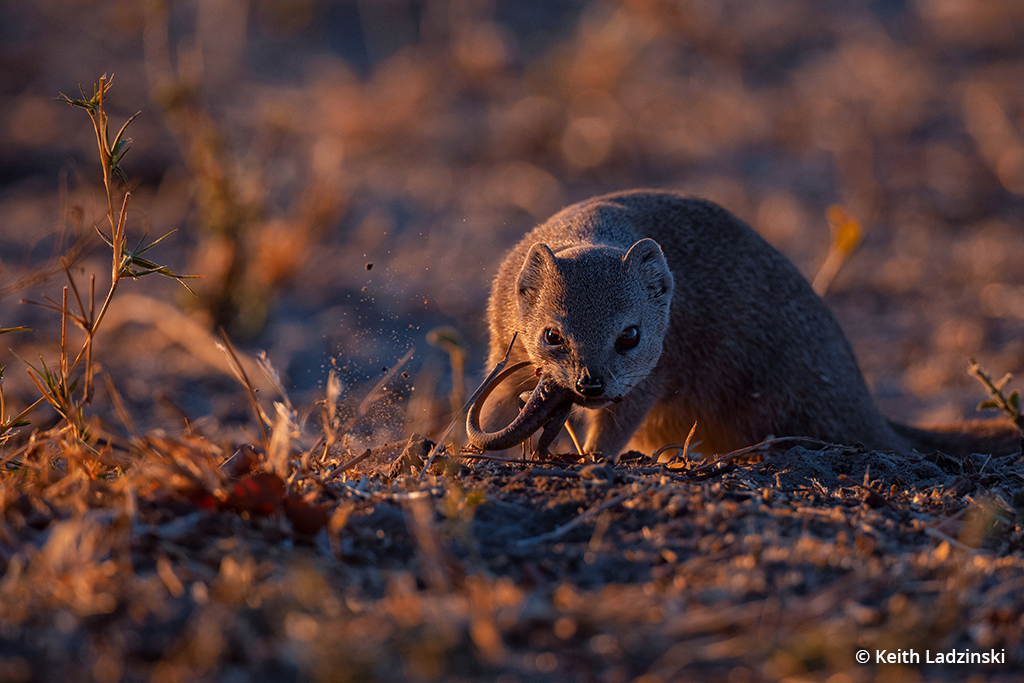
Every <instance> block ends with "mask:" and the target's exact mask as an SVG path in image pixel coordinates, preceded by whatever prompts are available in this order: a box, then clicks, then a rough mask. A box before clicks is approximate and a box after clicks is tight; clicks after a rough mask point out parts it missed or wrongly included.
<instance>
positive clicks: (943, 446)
mask: <svg viewBox="0 0 1024 683" xmlns="http://www.w3.org/2000/svg"><path fill="white" fill-rule="evenodd" d="M488 316H489V321H490V357H489V360H488V362H489V364H490V365H491V366H492V367H493V366H494V364H496V363H497V362H498V361H500V360H501V359H502V357H503V356H504V355H505V352H506V350H507V348H508V344H509V341H510V340H511V339H512V337H513V334H517V337H516V341H515V344H514V345H513V347H512V350H511V354H510V361H511V362H512V363H516V362H522V361H526V362H527V364H526V365H525V366H524V367H523V368H521V369H520V370H519V371H518V372H517V373H516V374H515V375H514V376H513V377H512V378H511V379H510V380H509V381H506V382H504V383H502V384H501V385H499V386H498V387H496V389H495V390H494V394H493V396H492V397H491V398H490V399H489V400H488V402H487V403H486V404H485V405H484V407H483V428H484V429H485V430H486V431H490V432H493V431H494V430H497V429H501V428H502V427H504V426H505V425H508V424H509V423H510V422H512V421H513V419H517V415H518V407H517V398H518V397H519V395H520V393H521V392H523V391H524V390H531V389H532V388H533V387H534V386H535V385H536V384H537V382H538V377H542V378H544V379H543V381H544V382H548V383H550V385H551V386H552V387H554V388H555V389H557V390H559V391H561V392H563V395H564V396H569V397H571V399H572V402H573V403H575V404H576V405H577V406H581V408H580V407H578V408H576V410H577V412H578V413H582V414H584V416H585V417H586V420H587V422H588V428H587V432H586V441H585V443H584V450H585V451H587V452H600V453H603V454H604V455H606V456H611V457H614V456H616V455H618V454H619V453H621V452H623V451H624V450H626V449H635V450H639V451H642V452H646V453H650V452H651V451H653V450H654V449H657V448H659V447H661V446H663V445H665V444H669V443H678V442H681V441H683V440H684V439H685V438H686V436H687V434H688V433H689V431H690V428H691V427H692V425H693V424H694V422H696V424H697V428H696V434H695V438H696V439H697V440H699V441H700V442H701V444H702V445H701V446H700V451H701V452H702V453H705V454H707V453H725V452H728V451H731V450H733V449H736V448H740V447H743V446H746V445H750V444H753V443H757V442H759V441H762V440H764V439H765V438H768V437H771V436H811V437H816V438H819V439H822V440H825V441H828V442H832V443H839V444H846V445H854V444H863V445H864V446H866V447H868V448H871V449H879V450H892V451H900V452H909V451H910V450H911V449H915V448H917V449H920V450H922V451H923V452H931V451H934V450H936V449H938V450H943V451H945V452H947V453H950V454H963V453H966V452H994V451H998V452H1003V451H1005V452H1012V451H1013V450H1014V449H1015V448H1016V447H1017V443H1018V439H1019V434H1017V432H1016V430H1015V429H1014V428H1013V427H1012V425H1010V424H1009V422H1007V423H1006V424H1002V423H992V422H991V421H986V425H985V427H983V428H981V430H982V431H987V432H988V433H987V434H980V435H979V434H970V433H969V434H967V435H957V434H956V433H952V432H956V429H953V430H948V429H947V430H946V432H945V433H943V432H930V431H922V430H918V429H915V428H912V427H906V426H904V425H899V424H895V423H892V422H890V421H889V420H887V419H886V418H885V417H883V416H882V415H881V413H879V411H878V409H877V408H876V407H875V404H874V402H873V400H872V398H871V395H870V392H869V390H868V387H867V385H866V384H865V382H864V378H863V377H862V375H861V372H860V368H859V367H858V366H857V362H856V360H855V358H854V355H853V350H852V349H851V347H850V344H849V342H848V341H847V339H846V336H845V335H844V334H843V331H842V330H841V329H840V327H839V324H838V323H837V322H836V320H835V318H834V317H833V316H832V314H831V312H830V311H829V310H828V308H827V307H826V305H825V303H824V302H823V301H822V300H821V298H820V297H818V295H817V294H815V293H814V291H813V290H812V289H811V286H810V285H809V284H808V282H807V281H806V280H805V279H804V277H803V276H802V275H801V274H800V273H799V271H797V269H796V268H795V267H794V266H793V264H792V263H790V262H789V261H788V260H787V259H786V258H785V257H784V256H783V255H782V254H781V253H779V252H778V251H776V250H775V249H774V248H773V247H772V246H771V245H769V244H768V243H767V242H766V241H765V240H764V239H763V238H761V236H759V235H758V234H757V233H756V232H755V231H754V230H753V229H751V228H750V227H749V226H748V225H746V224H745V223H744V222H743V221H741V220H740V219H738V218H736V217H735V216H733V215H732V214H731V213H729V212H728V211H726V210H725V209H723V208H721V207H720V206H718V205H716V204H714V203H712V202H710V201H704V200H699V199H691V198H687V197H684V196H682V195H679V194H673V193H668V192H656V191H642V190H641V191H630V192H620V193H615V194H609V195H604V196H600V197H595V198H593V199H589V200H587V201H584V202H580V203H578V204H574V205H572V206H569V207H567V208H565V209H563V210H562V211H560V212H559V213H557V214H555V215H554V216H553V217H552V218H550V219H549V220H548V221H546V222H545V223H543V224H542V225H540V226H538V227H536V228H534V229H533V230H532V231H530V232H529V233H528V234H527V235H526V236H525V237H524V238H523V239H522V240H521V241H520V242H519V243H518V244H517V245H516V246H515V247H514V248H513V249H512V250H511V252H510V253H509V254H508V256H507V257H506V258H505V260H504V262H503V263H502V264H501V267H500V268H499V270H498V274H497V276H496V277H495V279H494V282H493V285H492V289H491V297H490V302H489V306H488ZM536 393H537V394H540V393H541V392H539V391H538V392H536ZM560 400H561V399H560ZM535 402H542V401H540V400H539V399H538V400H536V401H535ZM567 410H568V408H565V410H564V411H562V412H566V411H567ZM527 412H528V410H527V409H524V411H523V414H524V415H525V414H526V413H527ZM556 412H558V411H556ZM545 419H546V418H545ZM535 422H536V421H535ZM992 424H996V425H997V426H995V427H993V426H992ZM537 427H538V425H537V424H531V425H530V426H529V427H528V428H527V430H526V433H522V434H519V435H518V438H517V439H516V443H518V442H520V441H523V440H525V439H526V437H527V436H528V435H529V432H532V431H533V430H535V429H537ZM514 429H515V428H513V431H514ZM556 430H557V427H556ZM975 431H978V430H977V429H976V430H975ZM549 440H550V439H549ZM504 447H507V446H498V448H504Z"/></svg>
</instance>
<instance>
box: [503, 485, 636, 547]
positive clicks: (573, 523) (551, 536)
mask: <svg viewBox="0 0 1024 683" xmlns="http://www.w3.org/2000/svg"><path fill="white" fill-rule="evenodd" d="M643 493H644V491H643V490H640V491H638V492H636V493H634V492H633V491H627V492H626V493H622V494H619V495H617V496H615V497H614V498H610V499H608V500H606V501H605V502H603V503H601V504H600V505H596V506H594V507H592V508H590V509H588V510H587V511H586V512H584V513H583V514H581V515H578V516H576V517H573V518H572V519H571V520H569V521H568V522H566V523H565V524H562V525H561V526H559V527H556V528H555V529H553V530H551V531H548V532H547V533H543V534H540V535H538V536H532V537H530V538H522V539H519V540H518V541H516V545H517V546H519V547H520V548H527V547H529V546H532V545H537V544H538V543H543V542H544V541H553V540H555V539H556V538H561V537H562V536H564V535H565V534H567V533H568V532H570V531H572V530H573V529H575V528H576V527H578V526H579V525H580V524H583V523H584V522H586V521H588V520H590V519H591V518H592V517H595V516H597V515H599V514H601V513H602V512H604V511H605V510H607V509H608V508H610V507H613V506H615V505H618V504H619V503H622V502H623V501H626V500H628V499H629V498H632V497H634V496H639V495H642V494H643Z"/></svg>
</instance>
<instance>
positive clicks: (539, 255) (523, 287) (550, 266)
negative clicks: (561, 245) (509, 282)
mask: <svg viewBox="0 0 1024 683" xmlns="http://www.w3.org/2000/svg"><path fill="white" fill-rule="evenodd" d="M555 268H556V266H555V253H554V252H553V251H551V249H550V247H548V245H546V244H544V243H542V242H537V243H536V244H534V245H533V246H532V247H530V252H529V253H528V254H527V255H526V260H525V261H523V267H522V269H521V270H520V271H519V277H518V279H517V280H516V288H517V289H518V290H519V297H520V298H521V299H522V300H523V301H525V302H526V303H528V304H531V305H532V304H535V303H536V302H537V300H538V299H539V298H540V291H541V288H542V287H543V286H544V279H545V276H546V275H547V274H548V273H549V272H553V271H554V270H555Z"/></svg>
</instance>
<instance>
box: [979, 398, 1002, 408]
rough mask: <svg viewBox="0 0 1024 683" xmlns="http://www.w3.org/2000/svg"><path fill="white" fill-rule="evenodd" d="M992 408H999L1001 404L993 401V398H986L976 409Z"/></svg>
mask: <svg viewBox="0 0 1024 683" xmlns="http://www.w3.org/2000/svg"><path fill="white" fill-rule="evenodd" d="M992 408H999V404H998V403H996V402H995V401H993V400H992V399H986V400H984V401H982V402H981V403H979V404H978V407H977V408H975V410H988V409H992Z"/></svg>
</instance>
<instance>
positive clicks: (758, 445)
mask: <svg viewBox="0 0 1024 683" xmlns="http://www.w3.org/2000/svg"><path fill="white" fill-rule="evenodd" d="M794 441H802V442H805V443H812V444H814V445H816V446H825V447H827V448H840V449H847V448H849V447H848V446H842V445H840V444H836V443H829V442H828V441H822V440H821V439H815V438H814V437H813V436H779V437H776V438H774V439H767V440H765V441H762V442H760V443H755V444H753V445H752V446H744V447H743V448H738V449H736V450H735V451H732V452H731V453H726V454H725V455H723V456H722V457H720V458H718V459H717V460H712V461H711V462H709V463H707V464H706V465H701V466H700V467H698V468H697V469H695V470H694V473H700V472H705V471H707V470H709V469H711V468H713V467H715V466H716V465H719V464H721V463H723V462H728V461H729V460H735V459H736V458H738V457H740V456H741V455H746V454H747V453H750V452H752V451H756V450H759V449H761V448H764V447H765V446H774V445H775V444H780V443H792V442H794Z"/></svg>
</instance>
